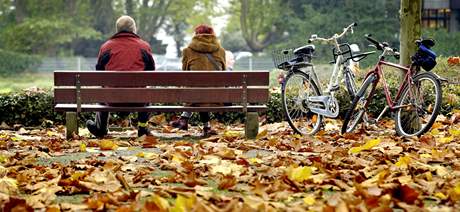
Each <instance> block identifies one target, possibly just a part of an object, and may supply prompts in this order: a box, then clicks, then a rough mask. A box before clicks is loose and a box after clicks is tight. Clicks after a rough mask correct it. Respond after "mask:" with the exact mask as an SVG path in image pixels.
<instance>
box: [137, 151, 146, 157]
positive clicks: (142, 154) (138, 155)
mask: <svg viewBox="0 0 460 212" xmlns="http://www.w3.org/2000/svg"><path fill="white" fill-rule="evenodd" d="M144 155H145V154H144V152H139V153H137V154H136V156H137V157H140V158H143V157H144Z"/></svg>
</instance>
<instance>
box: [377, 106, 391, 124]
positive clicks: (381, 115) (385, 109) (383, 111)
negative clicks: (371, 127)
mask: <svg viewBox="0 0 460 212" xmlns="http://www.w3.org/2000/svg"><path fill="white" fill-rule="evenodd" d="M389 109H390V107H389V106H388V105H387V106H385V108H384V109H383V110H382V112H381V113H380V115H379V116H378V117H377V119H375V123H378V122H379V120H380V119H381V118H382V117H383V115H384V114H385V113H386V112H387V111H388V110H389Z"/></svg>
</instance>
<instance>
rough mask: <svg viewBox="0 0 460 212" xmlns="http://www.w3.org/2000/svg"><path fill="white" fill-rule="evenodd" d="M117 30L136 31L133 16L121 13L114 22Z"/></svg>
mask: <svg viewBox="0 0 460 212" xmlns="http://www.w3.org/2000/svg"><path fill="white" fill-rule="evenodd" d="M116 27H117V32H121V31H128V32H133V33H136V32H137V28H136V21H134V19H133V18H131V17H130V16H127V15H123V16H121V17H120V18H118V19H117V23H116Z"/></svg>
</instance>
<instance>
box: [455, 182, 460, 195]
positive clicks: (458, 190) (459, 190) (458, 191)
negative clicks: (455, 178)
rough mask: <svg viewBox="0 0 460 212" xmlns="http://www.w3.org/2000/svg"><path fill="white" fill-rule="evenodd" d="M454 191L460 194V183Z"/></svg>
mask: <svg viewBox="0 0 460 212" xmlns="http://www.w3.org/2000/svg"><path fill="white" fill-rule="evenodd" d="M454 192H455V193H456V194H458V195H460V183H457V185H455V187H454Z"/></svg>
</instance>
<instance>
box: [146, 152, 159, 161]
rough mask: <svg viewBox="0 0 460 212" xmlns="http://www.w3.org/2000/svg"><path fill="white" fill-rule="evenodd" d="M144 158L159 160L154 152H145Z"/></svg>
mask: <svg viewBox="0 0 460 212" xmlns="http://www.w3.org/2000/svg"><path fill="white" fill-rule="evenodd" d="M143 157H144V158H145V159H147V160H152V159H155V158H158V154H156V153H153V152H143Z"/></svg>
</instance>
